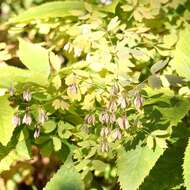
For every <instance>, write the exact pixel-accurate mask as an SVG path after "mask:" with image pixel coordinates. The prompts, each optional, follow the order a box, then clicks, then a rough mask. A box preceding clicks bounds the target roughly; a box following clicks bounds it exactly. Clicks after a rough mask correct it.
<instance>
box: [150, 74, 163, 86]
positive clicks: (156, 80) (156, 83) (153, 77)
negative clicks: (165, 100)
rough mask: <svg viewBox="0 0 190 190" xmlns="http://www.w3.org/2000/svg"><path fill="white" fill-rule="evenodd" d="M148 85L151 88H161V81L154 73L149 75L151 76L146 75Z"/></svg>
mask: <svg viewBox="0 0 190 190" xmlns="http://www.w3.org/2000/svg"><path fill="white" fill-rule="evenodd" d="M148 85H149V86H150V87H151V88H161V86H162V81H161V80H160V78H159V77H157V76H156V75H151V76H149V77H148Z"/></svg>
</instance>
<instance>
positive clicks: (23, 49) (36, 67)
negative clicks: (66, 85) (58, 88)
mask: <svg viewBox="0 0 190 190" xmlns="http://www.w3.org/2000/svg"><path fill="white" fill-rule="evenodd" d="M18 54H19V58H20V60H21V61H22V63H23V64H24V65H25V66H26V67H27V68H28V69H29V70H30V71H33V72H36V73H39V74H44V75H45V76H46V77H47V78H48V76H49V74H50V65H49V55H48V54H49V53H48V51H47V50H46V49H45V48H43V47H41V46H40V45H37V44H32V43H30V42H27V41H25V40H23V39H19V51H18Z"/></svg>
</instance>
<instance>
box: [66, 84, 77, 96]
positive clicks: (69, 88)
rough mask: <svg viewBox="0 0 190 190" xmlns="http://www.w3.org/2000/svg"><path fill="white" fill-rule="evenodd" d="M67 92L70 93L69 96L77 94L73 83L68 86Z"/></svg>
mask: <svg viewBox="0 0 190 190" xmlns="http://www.w3.org/2000/svg"><path fill="white" fill-rule="evenodd" d="M68 90H69V91H70V92H71V94H77V91H78V90H77V86H76V84H75V83H73V84H71V85H69V86H68Z"/></svg>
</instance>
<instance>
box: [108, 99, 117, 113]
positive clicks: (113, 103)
mask: <svg viewBox="0 0 190 190" xmlns="http://www.w3.org/2000/svg"><path fill="white" fill-rule="evenodd" d="M108 109H109V110H110V111H112V112H113V111H116V110H117V103H116V101H115V100H111V101H110V102H109V106H108Z"/></svg>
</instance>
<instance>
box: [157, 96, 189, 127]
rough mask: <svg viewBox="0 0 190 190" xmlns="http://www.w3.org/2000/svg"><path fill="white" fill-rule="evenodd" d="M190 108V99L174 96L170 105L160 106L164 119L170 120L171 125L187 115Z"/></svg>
mask: <svg viewBox="0 0 190 190" xmlns="http://www.w3.org/2000/svg"><path fill="white" fill-rule="evenodd" d="M189 109H190V101H189V100H188V99H186V98H183V97H173V98H171V99H170V105H169V106H167V107H159V108H158V110H159V111H160V112H161V114H162V115H163V117H164V119H166V120H167V121H170V124H171V125H177V123H179V122H180V121H181V119H183V118H184V117H185V115H186V114H187V112H188V111H189Z"/></svg>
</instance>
